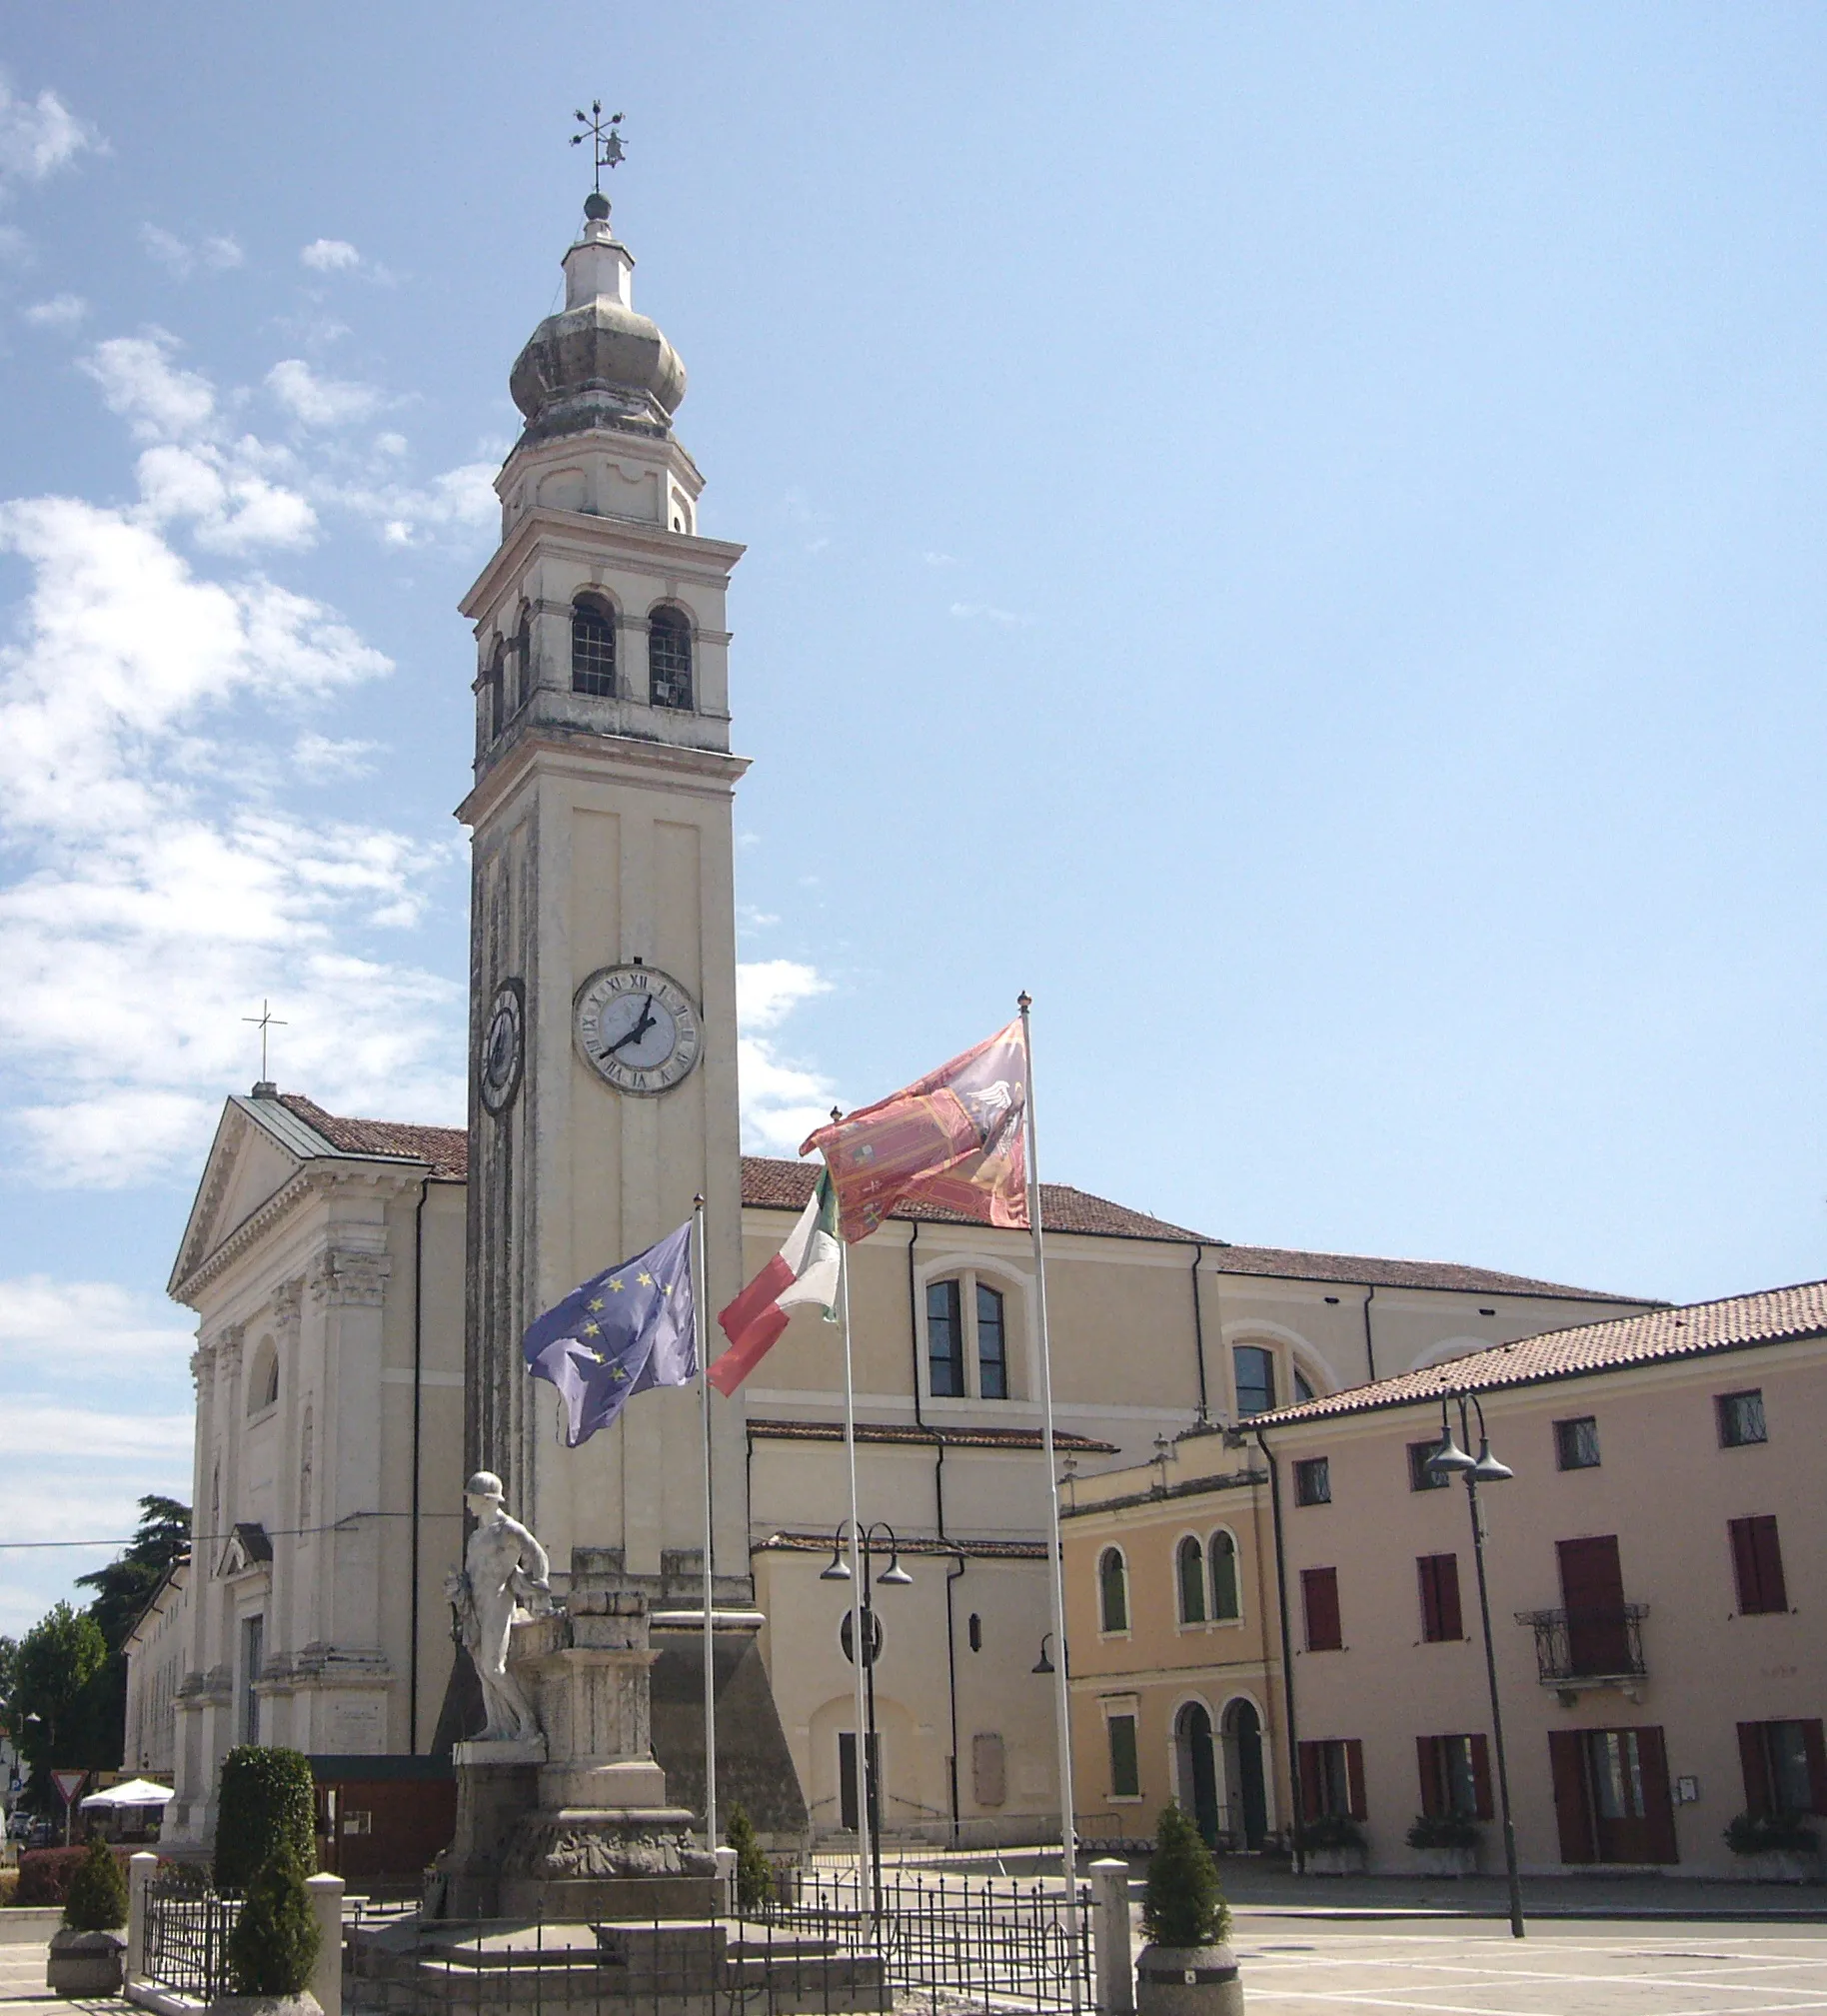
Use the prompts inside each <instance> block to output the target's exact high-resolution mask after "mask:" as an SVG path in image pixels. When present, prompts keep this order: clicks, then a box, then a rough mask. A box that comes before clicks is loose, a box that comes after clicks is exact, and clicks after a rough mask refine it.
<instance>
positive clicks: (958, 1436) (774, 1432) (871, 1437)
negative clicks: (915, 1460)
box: [749, 1414, 1121, 1456]
mask: <svg viewBox="0 0 1827 2016" xmlns="http://www.w3.org/2000/svg"><path fill="white" fill-rule="evenodd" d="M749 1432H750V1433H751V1434H752V1435H759V1436H761V1437H762V1438H763V1439H764V1440H766V1441H773V1442H841V1441H843V1439H844V1423H843V1422H842V1421H780V1420H771V1419H769V1418H768V1417H767V1416H765V1415H757V1414H751V1415H750V1417H749ZM857 1439H858V1441H860V1442H903V1443H908V1444H911V1445H913V1446H914V1447H916V1448H924V1449H930V1448H936V1447H939V1446H943V1447H944V1448H947V1449H1037V1448H1039V1446H1040V1430H1039V1429H1038V1428H930V1427H926V1426H923V1425H922V1424H921V1423H919V1422H917V1421H859V1422H858V1423H857ZM1053 1446H1054V1447H1055V1448H1058V1449H1071V1450H1073V1451H1074V1452H1075V1453H1078V1454H1082V1455H1088V1456H1114V1455H1118V1454H1120V1453H1121V1451H1120V1448H1119V1446H1118V1444H1117V1443H1115V1442H1100V1441H1097V1440H1095V1439H1094V1438H1093V1437H1092V1436H1090V1435H1068V1434H1065V1433H1063V1432H1055V1434H1054V1436H1053Z"/></svg>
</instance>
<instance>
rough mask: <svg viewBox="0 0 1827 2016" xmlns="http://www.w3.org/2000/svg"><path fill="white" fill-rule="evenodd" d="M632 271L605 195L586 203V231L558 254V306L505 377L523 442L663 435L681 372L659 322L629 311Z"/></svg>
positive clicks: (681, 386)
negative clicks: (561, 275)
mask: <svg viewBox="0 0 1827 2016" xmlns="http://www.w3.org/2000/svg"><path fill="white" fill-rule="evenodd" d="M634 270H635V262H634V258H633V256H632V255H631V254H630V252H629V249H628V247H627V246H626V245H622V244H620V243H618V242H617V240H616V237H615V234H614V233H613V232H612V231H611V230H610V226H609V199H608V198H607V197H606V196H591V197H588V198H587V199H586V200H585V204H584V229H583V232H582V234H581V235H580V237H579V238H578V241H577V243H576V244H575V245H574V246H572V248H571V250H570V251H569V252H567V253H566V255H565V306H564V308H563V310H562V311H561V312H560V313H559V314H557V315H549V316H547V318H546V319H545V321H544V322H542V323H541V324H540V326H539V327H538V328H537V329H536V330H535V331H534V332H533V334H532V336H530V337H529V338H528V339H527V347H526V348H525V349H524V350H523V351H522V352H521V354H520V355H519V357H517V358H516V359H515V361H514V370H513V372H512V374H511V375H510V376H509V379H508V390H509V391H510V392H511V393H512V394H513V395H514V403H515V405H516V406H518V407H519V408H520V410H521V412H522V413H523V414H524V415H525V416H526V420H527V428H526V434H525V436H524V437H523V438H524V439H526V440H531V441H543V440H548V439H550V438H551V437H552V436H554V435H562V434H579V433H583V432H584V431H585V430H587V429H589V428H593V427H613V428H619V429H621V430H622V431H623V432H625V433H631V434H648V435H655V434H665V433H666V432H667V431H668V427H669V424H670V423H671V421H672V417H673V415H674V413H676V412H677V411H678V408H679V402H680V401H681V400H682V399H683V398H684V397H685V389H686V373H685V366H684V364H682V363H681V362H680V358H679V353H678V351H676V350H675V349H674V348H673V346H672V345H671V344H670V343H669V342H668V341H667V340H666V338H665V336H663V335H662V334H661V331H660V326H659V324H658V323H656V322H653V321H651V320H650V319H649V318H648V317H647V316H645V315H637V314H636V313H635V307H634V290H633V286H632V276H633V274H634Z"/></svg>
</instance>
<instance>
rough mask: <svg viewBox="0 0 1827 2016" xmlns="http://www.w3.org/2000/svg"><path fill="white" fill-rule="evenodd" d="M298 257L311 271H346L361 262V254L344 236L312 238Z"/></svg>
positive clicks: (349, 270)
mask: <svg viewBox="0 0 1827 2016" xmlns="http://www.w3.org/2000/svg"><path fill="white" fill-rule="evenodd" d="M298 257H299V263H300V264H301V265H303V266H308V267H310V269H311V270H312V272H313V273H348V272H351V271H353V270H354V269H355V268H356V267H358V266H360V265H361V263H362V255H361V254H360V253H359V252H358V251H357V250H356V249H355V247H354V246H353V245H351V244H350V243H349V241H348V240H347V239H345V238H314V239H313V240H312V241H311V243H310V244H309V245H307V246H305V247H304V248H303V249H302V250H301V251H300V252H299V255H298Z"/></svg>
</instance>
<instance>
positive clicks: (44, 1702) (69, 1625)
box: [12, 1603, 118, 1793]
mask: <svg viewBox="0 0 1827 2016" xmlns="http://www.w3.org/2000/svg"><path fill="white" fill-rule="evenodd" d="M107 1663H108V1641H107V1640H106V1639H105V1638H104V1637H103V1636H102V1632H101V1626H100V1625H99V1624H97V1623H96V1621H95V1619H94V1618H93V1617H91V1616H90V1615H89V1614H88V1612H87V1611H86V1610H75V1609H72V1608H71V1607H70V1605H69V1604H68V1603H58V1604H55V1605H54V1606H53V1607H52V1608H51V1609H50V1610H49V1611H48V1612H47V1613H46V1614H45V1615H44V1616H42V1617H41V1618H39V1620H38V1622H37V1623H35V1624H34V1625H33V1626H32V1628H31V1629H30V1630H29V1631H28V1632H26V1634H25V1636H24V1637H23V1638H22V1639H20V1641H19V1649H18V1651H17V1653H16V1654H15V1655H14V1660H13V1693H12V1709H13V1720H14V1724H15V1726H16V1727H17V1728H18V1731H19V1748H20V1751H21V1753H22V1754H23V1755H24V1757H25V1758H26V1761H27V1762H28V1763H29V1764H30V1765H31V1767H32V1770H33V1773H34V1775H37V1774H39V1773H42V1772H43V1771H46V1770H49V1769H51V1768H52V1767H54V1766H56V1765H72V1766H75V1765H80V1766H81V1767H82V1768H83V1769H85V1770H89V1769H92V1768H94V1766H96V1765H97V1764H98V1763H100V1762H101V1758H100V1757H99V1756H98V1754H97V1751H98V1748H99V1747H100V1746H101V1745H102V1744H103V1743H104V1742H105V1740H106V1738H105V1734H104V1733H103V1732H102V1731H101V1730H98V1727H97V1723H98V1721H99V1720H100V1719H101V1717H100V1715H99V1714H98V1708H99V1707H100V1705H101V1704H100V1703H99V1702H98V1699H97V1695H98V1688H97V1685H96V1681H97V1677H98V1676H99V1675H100V1674H102V1672H103V1670H104V1668H105V1667H106V1665H107ZM116 1753H117V1754H118V1744H117V1745H116ZM38 1789H39V1790H40V1792H41V1793H42V1787H40V1788H38Z"/></svg>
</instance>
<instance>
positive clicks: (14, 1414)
mask: <svg viewBox="0 0 1827 2016" xmlns="http://www.w3.org/2000/svg"><path fill="white" fill-rule="evenodd" d="M194 1420H195V1417H194V1416H193V1415H191V1414H114V1413H105V1412H103V1411H102V1410H101V1409H100V1408H96V1407H68V1406H59V1405H57V1404H56V1403H55V1402H48V1401H43V1402H35V1401H31V1400H11V1401H9V1402H8V1404H7V1405H6V1406H4V1407H0V1456H14V1457H18V1456H37V1457H43V1456H46V1455H48V1454H50V1453H52V1452H53V1451H58V1452H61V1453H63V1454H65V1455H74V1456H82V1457H85V1458H87V1459H89V1460H91V1461H96V1460H104V1459H110V1458H111V1459H114V1460H116V1461H118V1460H120V1459H122V1458H126V1459H129V1460H133V1459H139V1460H145V1459H148V1458H150V1459H151V1460H152V1461H154V1462H157V1461H159V1459H160V1458H164V1459H165V1460H166V1461H170V1460H171V1459H173V1458H177V1459H179V1460H183V1461H184V1462H185V1467H186V1468H187V1469H188V1468H189V1462H188V1460H187V1459H188V1458H189V1455H190V1452H191V1439H192V1434H193V1430H194Z"/></svg>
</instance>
